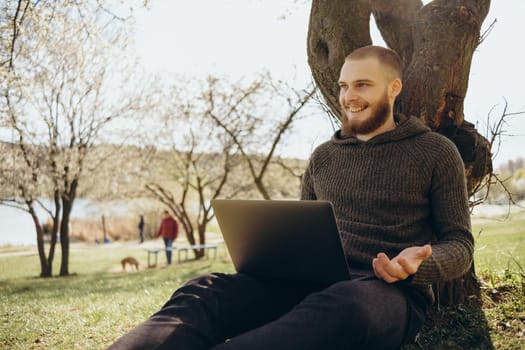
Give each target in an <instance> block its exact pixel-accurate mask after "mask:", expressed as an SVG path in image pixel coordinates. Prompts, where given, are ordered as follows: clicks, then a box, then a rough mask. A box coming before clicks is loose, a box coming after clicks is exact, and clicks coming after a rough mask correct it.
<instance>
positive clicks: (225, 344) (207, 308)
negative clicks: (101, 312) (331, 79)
mask: <svg viewBox="0 0 525 350" xmlns="http://www.w3.org/2000/svg"><path fill="white" fill-rule="evenodd" d="M401 71H402V68H401V63H400V59H399V57H398V56H397V54H396V53H395V52H393V51H392V50H389V49H385V48H381V47H375V46H367V47H364V48H361V49H358V50H356V51H354V52H352V53H351V54H350V55H349V56H348V57H347V58H346V59H345V62H344V64H343V67H342V69H341V74H340V78H339V86H340V88H341V90H340V97H339V100H340V104H341V108H342V111H343V120H342V129H341V130H339V131H337V132H336V133H335V135H334V137H333V138H332V139H331V140H330V141H328V142H326V143H324V144H322V145H321V146H319V147H318V148H317V149H316V150H315V151H314V153H313V154H312V157H311V159H310V161H309V164H308V167H307V169H306V172H305V174H304V177H303V184H302V190H301V191H302V193H301V198H302V199H318V200H329V201H331V202H332V204H333V206H334V210H335V214H336V218H337V222H338V227H339V229H340V231H341V234H342V241H343V245H344V248H345V252H346V254H347V258H348V262H349V266H350V270H351V271H350V272H351V275H352V279H351V280H350V281H343V282H338V283H335V284H333V285H330V286H312V285H307V284H300V283H297V282H295V283H292V282H285V281H279V282H277V281H272V280H264V279H260V278H255V277H252V276H247V275H241V274H233V275H225V274H211V275H207V276H203V277H199V278H196V279H194V280H192V281H190V282H189V283H188V284H186V285H185V286H183V287H182V288H180V289H179V290H177V291H176V292H175V293H174V294H173V296H172V297H171V299H170V300H169V301H168V303H167V304H166V305H165V306H164V307H163V308H162V309H161V310H160V311H159V312H158V313H157V314H155V315H153V316H152V317H151V318H150V319H149V320H148V321H146V322H145V323H143V324H142V325H140V326H138V327H137V328H136V329H134V330H133V331H131V332H130V333H129V334H128V335H126V336H124V337H123V338H121V339H120V340H119V342H117V343H116V344H115V345H114V348H113V349H146V348H155V349H164V348H166V349H167V348H170V349H215V350H220V349H222V350H227V349H250V350H254V349H255V350H257V349H265V350H267V349H272V350H278V349H300V350H305V349H331V350H334V349H396V348H399V346H400V345H401V344H402V343H403V342H404V341H406V340H411V339H413V337H414V336H415V334H416V333H417V331H418V329H419V327H420V326H421V324H422V323H423V321H424V314H425V311H426V309H427V307H428V306H429V305H430V303H431V302H432V298H433V295H432V291H431V289H430V284H431V283H432V282H435V281H438V280H446V279H453V278H456V277H459V276H461V275H462V274H464V273H465V272H466V271H467V270H468V268H469V267H470V265H471V263H472V252H473V239H472V234H471V233H470V219H469V211H468V205H467V192H466V184H465V177H464V170H463V165H462V162H461V159H460V157H459V154H458V152H457V150H456V149H455V147H454V145H453V144H452V143H451V142H450V141H448V140H447V139H445V138H444V137H442V136H440V135H438V134H436V133H432V132H430V130H429V129H428V128H427V127H425V126H424V125H423V124H422V123H420V122H419V121H418V119H416V118H405V117H403V116H401V115H394V113H393V105H394V101H395V99H396V97H397V96H398V94H399V93H400V91H401V88H402V82H401ZM226 339H227V340H226ZM225 340H226V341H225Z"/></svg>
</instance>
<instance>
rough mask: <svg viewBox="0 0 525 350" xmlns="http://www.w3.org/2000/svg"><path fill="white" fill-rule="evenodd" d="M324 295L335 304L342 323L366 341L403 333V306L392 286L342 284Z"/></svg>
mask: <svg viewBox="0 0 525 350" xmlns="http://www.w3.org/2000/svg"><path fill="white" fill-rule="evenodd" d="M325 292H327V293H328V295H332V297H333V298H335V299H336V300H337V302H338V304H339V305H338V312H339V314H340V315H341V317H342V318H343V320H344V322H345V323H346V324H348V326H349V327H352V328H353V329H359V330H360V331H361V332H363V334H366V335H367V337H369V338H373V337H393V336H394V337H395V336H396V334H401V333H403V332H404V328H405V323H406V322H405V321H406V319H407V317H408V314H407V302H406V298H405V296H404V295H403V292H402V291H400V290H399V289H398V288H397V287H395V286H394V285H390V284H387V283H385V282H383V281H380V280H365V281H343V282H339V283H336V284H334V285H332V286H331V287H329V288H328V289H327V290H325Z"/></svg>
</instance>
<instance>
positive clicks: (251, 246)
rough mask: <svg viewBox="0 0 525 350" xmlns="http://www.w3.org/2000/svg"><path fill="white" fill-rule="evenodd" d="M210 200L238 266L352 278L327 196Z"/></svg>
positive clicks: (278, 274)
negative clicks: (296, 198)
mask: <svg viewBox="0 0 525 350" xmlns="http://www.w3.org/2000/svg"><path fill="white" fill-rule="evenodd" d="M211 205H212V207H213V210H214V213H215V216H216V218H217V222H218V224H219V227H220V230H221V232H222V235H223V238H224V242H225V244H226V247H227V249H228V252H229V253H230V257H231V259H232V262H233V265H234V266H235V269H236V270H237V272H239V273H246V274H252V275H256V276H261V277H267V278H274V279H283V280H297V281H303V282H314V283H321V284H332V283H335V282H338V281H341V280H347V279H349V278H350V277H349V272H348V265H347V261H346V257H345V254H344V250H343V246H342V244H341V238H340V235H339V230H338V228H337V224H336V221H335V216H334V211H333V208H332V204H331V203H330V202H328V201H317V200H310V201H306V200H225V199H216V200H212V201H211Z"/></svg>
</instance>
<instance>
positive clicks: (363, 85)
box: [357, 83, 368, 88]
mask: <svg viewBox="0 0 525 350" xmlns="http://www.w3.org/2000/svg"><path fill="white" fill-rule="evenodd" d="M367 85H368V84H367V83H357V87H360V88H361V87H365V86H367Z"/></svg>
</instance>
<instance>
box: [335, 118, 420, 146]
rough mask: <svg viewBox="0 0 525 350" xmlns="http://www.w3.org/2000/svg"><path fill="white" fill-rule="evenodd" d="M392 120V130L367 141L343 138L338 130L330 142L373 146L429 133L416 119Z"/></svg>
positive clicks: (352, 137) (351, 137)
mask: <svg viewBox="0 0 525 350" xmlns="http://www.w3.org/2000/svg"><path fill="white" fill-rule="evenodd" d="M394 119H395V121H396V123H397V126H396V128H395V129H394V130H390V131H387V132H385V133H382V134H379V135H376V136H374V137H373V138H371V139H370V140H368V141H361V140H358V139H357V138H355V137H354V136H343V135H342V133H341V129H339V130H337V131H336V132H335V134H334V135H333V136H332V142H334V143H336V144H369V145H375V144H381V143H388V142H394V141H399V140H404V139H408V138H411V137H414V136H417V135H420V134H423V133H426V132H430V128H429V127H427V126H426V125H425V124H423V122H422V121H421V120H419V119H418V118H416V117H405V116H404V115H401V114H396V115H395V116H394Z"/></svg>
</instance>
